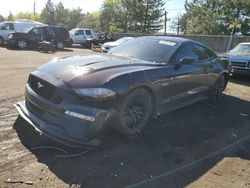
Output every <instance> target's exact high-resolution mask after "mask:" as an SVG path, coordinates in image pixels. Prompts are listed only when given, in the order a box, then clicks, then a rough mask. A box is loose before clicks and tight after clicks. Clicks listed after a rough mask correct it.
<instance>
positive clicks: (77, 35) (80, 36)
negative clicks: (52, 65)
mask: <svg viewBox="0 0 250 188" xmlns="http://www.w3.org/2000/svg"><path fill="white" fill-rule="evenodd" d="M74 39H75V40H74V41H75V42H74V43H77V44H83V43H84V42H85V40H86V39H85V34H84V30H83V29H78V30H76V31H74Z"/></svg>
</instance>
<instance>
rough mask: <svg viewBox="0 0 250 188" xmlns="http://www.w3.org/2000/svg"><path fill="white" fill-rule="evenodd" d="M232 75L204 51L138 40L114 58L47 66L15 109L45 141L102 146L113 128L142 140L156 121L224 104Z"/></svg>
mask: <svg viewBox="0 0 250 188" xmlns="http://www.w3.org/2000/svg"><path fill="white" fill-rule="evenodd" d="M229 70H230V67H229V65H228V62H226V61H223V62H221V61H220V59H219V58H218V56H217V55H216V54H215V53H214V52H213V51H211V50H210V49H208V48H207V47H206V46H204V45H202V44H201V43H198V42H195V41H192V40H188V39H183V38H178V37H165V36H162V37H160V36H158V37H157V36H152V37H150V36H148V37H139V38H135V39H133V40H130V41H127V42H126V43H123V44H121V45H119V46H117V47H116V48H113V49H112V50H111V51H110V52H109V53H108V54H102V55H89V56H73V57H67V58H60V59H53V60H52V61H51V62H49V63H47V64H44V65H42V66H41V67H39V68H37V69H36V70H34V71H33V72H32V73H31V74H30V75H29V79H28V83H27V84H26V86H25V101H22V102H19V103H18V104H17V105H16V108H17V110H18V112H19V113H20V115H21V116H22V117H23V118H24V119H25V120H27V121H28V122H29V123H30V124H31V125H32V126H33V127H34V128H35V129H36V130H37V131H38V132H40V133H41V134H43V135H45V136H48V137H50V138H52V139H55V140H57V141H59V142H62V143H64V144H67V145H70V146H75V147H86V146H97V145H98V142H96V137H97V136H98V135H99V133H100V132H101V131H102V130H104V129H105V127H107V126H110V127H112V128H113V129H115V130H117V131H118V132H120V133H122V134H125V135H132V134H137V133H140V132H141V130H142V129H143V128H144V126H145V125H146V124H147V122H148V120H149V118H150V117H152V116H153V117H155V116H158V115H160V114H163V113H165V112H168V111H171V110H175V109H178V108H181V107H184V106H187V105H190V104H192V103H195V102H198V101H200V100H204V99H209V100H210V101H213V102H218V101H219V100H220V99H221V98H222V96H223V90H224V89H225V87H226V85H227V81H228V77H229ZM152 134H153V132H152Z"/></svg>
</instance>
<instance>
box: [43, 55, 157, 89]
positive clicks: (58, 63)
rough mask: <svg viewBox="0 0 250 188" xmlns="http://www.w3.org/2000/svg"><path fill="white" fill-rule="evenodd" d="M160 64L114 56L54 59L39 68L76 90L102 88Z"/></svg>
mask: <svg viewBox="0 0 250 188" xmlns="http://www.w3.org/2000/svg"><path fill="white" fill-rule="evenodd" d="M159 66H161V65H160V64H156V63H152V62H148V61H143V60H139V59H131V58H126V57H120V56H114V55H109V54H107V55H90V56H72V57H66V58H61V59H56V58H55V59H53V60H51V61H50V62H49V63H47V64H45V65H42V66H41V67H39V68H38V70H39V71H42V72H44V73H46V74H49V75H51V76H53V77H55V78H57V79H58V80H61V81H63V82H66V83H67V84H68V85H70V86H71V87H74V88H83V87H100V86H103V85H105V84H106V83H107V82H109V81H110V80H112V79H113V78H115V77H117V76H120V75H122V74H128V73H132V72H136V71H145V70H148V69H154V68H158V67H159Z"/></svg>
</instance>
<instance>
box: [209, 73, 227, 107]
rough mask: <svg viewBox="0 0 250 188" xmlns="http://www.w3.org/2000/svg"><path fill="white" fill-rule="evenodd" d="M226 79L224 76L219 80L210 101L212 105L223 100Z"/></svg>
mask: <svg viewBox="0 0 250 188" xmlns="http://www.w3.org/2000/svg"><path fill="white" fill-rule="evenodd" d="M225 85H226V79H225V76H224V75H221V76H220V77H219V79H218V80H217V82H216V84H215V85H214V88H213V89H212V91H211V94H210V98H209V101H210V102H212V103H216V102H219V101H221V100H222V98H223V95H224V94H223V91H224V89H225Z"/></svg>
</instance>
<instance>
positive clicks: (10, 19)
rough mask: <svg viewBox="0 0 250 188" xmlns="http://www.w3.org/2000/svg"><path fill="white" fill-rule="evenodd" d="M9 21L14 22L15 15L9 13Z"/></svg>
mask: <svg viewBox="0 0 250 188" xmlns="http://www.w3.org/2000/svg"><path fill="white" fill-rule="evenodd" d="M7 20H8V21H13V20H14V15H13V14H12V13H11V12H9V15H8V17H7Z"/></svg>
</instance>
